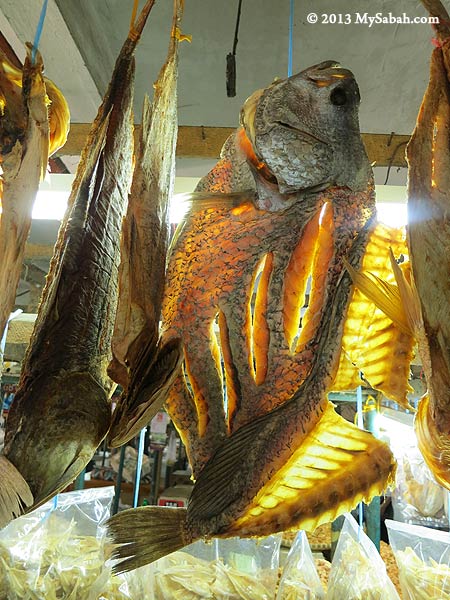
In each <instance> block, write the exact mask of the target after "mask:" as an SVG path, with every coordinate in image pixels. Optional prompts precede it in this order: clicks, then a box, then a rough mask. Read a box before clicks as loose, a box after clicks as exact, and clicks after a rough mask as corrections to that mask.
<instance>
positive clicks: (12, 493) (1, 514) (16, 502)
mask: <svg viewBox="0 0 450 600" xmlns="http://www.w3.org/2000/svg"><path fill="white" fill-rule="evenodd" d="M32 504H33V494H32V493H31V490H30V488H29V487H28V483H27V482H26V481H25V479H24V478H23V477H22V475H21V474H20V473H19V471H18V470H17V469H16V467H15V466H14V465H13V464H12V462H10V461H9V460H8V459H7V458H6V456H0V528H2V527H4V526H5V525H7V524H8V523H9V522H10V521H11V520H12V519H14V518H15V517H19V516H20V515H22V514H23V513H24V512H26V509H27V507H29V506H31V505H32Z"/></svg>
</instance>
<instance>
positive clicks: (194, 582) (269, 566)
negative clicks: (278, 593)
mask: <svg viewBox="0 0 450 600" xmlns="http://www.w3.org/2000/svg"><path fill="white" fill-rule="evenodd" d="M280 543H281V536H277V535H274V536H269V537H267V538H263V539H259V540H255V539H244V538H230V539H224V540H222V539H213V540H211V541H210V542H203V541H199V542H195V543H194V544H191V545H190V546H187V547H186V548H185V549H184V550H182V551H179V552H174V553H173V554H171V555H169V556H167V557H165V558H163V559H161V560H159V561H158V562H157V563H156V565H155V570H156V573H155V578H154V600H200V599H213V598H214V600H273V598H274V597H275V589H276V584H277V580H278V566H279V550H280Z"/></svg>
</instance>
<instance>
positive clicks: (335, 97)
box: [330, 85, 348, 106]
mask: <svg viewBox="0 0 450 600" xmlns="http://www.w3.org/2000/svg"><path fill="white" fill-rule="evenodd" d="M347 100H348V98H347V92H346V91H345V88H344V87H343V86H342V85H340V86H338V87H335V88H334V90H332V92H331V94H330V102H331V104H334V105H335V106H343V105H344V104H346V103H347Z"/></svg>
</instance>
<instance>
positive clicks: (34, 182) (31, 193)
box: [0, 46, 70, 335]
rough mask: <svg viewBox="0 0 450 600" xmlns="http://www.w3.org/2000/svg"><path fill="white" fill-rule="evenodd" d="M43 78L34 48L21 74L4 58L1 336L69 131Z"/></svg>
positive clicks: (57, 95)
mask: <svg viewBox="0 0 450 600" xmlns="http://www.w3.org/2000/svg"><path fill="white" fill-rule="evenodd" d="M42 73H43V61H42V56H41V55H40V53H39V52H37V53H36V59H35V62H34V63H33V62H32V61H31V47H30V46H29V47H28V49H27V57H26V59H25V64H24V67H23V70H22V71H20V70H18V69H16V68H15V67H14V66H13V65H11V64H10V63H9V61H7V59H6V58H5V57H4V56H1V57H0V108H1V114H0V164H1V168H2V175H1V179H0V190H1V198H0V206H1V208H2V214H1V216H0V289H1V290H2V292H1V294H0V335H2V334H3V331H4V329H5V325H6V322H7V319H8V317H9V314H10V313H11V311H12V309H13V307H14V300H15V295H16V290H17V285H18V282H19V279H20V272H21V268H22V259H23V254H24V251H25V243H26V239H27V237H28V233H29V230H30V226H31V212H32V208H33V203H34V199H35V197H36V193H37V189H38V186H39V181H40V179H41V178H42V177H43V175H44V173H45V170H46V168H47V161H48V156H49V155H51V154H52V153H53V152H54V151H55V150H56V149H57V148H59V147H60V146H61V145H62V144H63V143H64V142H65V140H66V138H67V133H68V130H69V122H70V115H69V109H68V106H67V103H66V101H65V99H64V97H63V96H62V94H61V92H60V91H59V90H58V89H57V87H56V86H55V84H53V82H51V81H50V80H48V79H46V78H45V77H43V74H42ZM49 93H50V95H51V96H52V98H53V102H52V104H53V108H52V109H51V110H50V111H49V110H48V104H49V101H50V100H49V96H48V94H49Z"/></svg>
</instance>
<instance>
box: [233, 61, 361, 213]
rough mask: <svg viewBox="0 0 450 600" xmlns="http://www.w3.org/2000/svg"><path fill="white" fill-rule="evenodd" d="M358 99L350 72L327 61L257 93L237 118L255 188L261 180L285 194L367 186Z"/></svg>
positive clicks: (359, 188) (356, 88) (355, 188)
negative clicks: (246, 144)
mask: <svg viewBox="0 0 450 600" xmlns="http://www.w3.org/2000/svg"><path fill="white" fill-rule="evenodd" d="M359 102H360V96H359V90H358V85H357V83H356V81H355V79H354V77H353V74H352V73H351V72H350V71H348V70H347V69H342V68H341V67H340V66H339V65H338V64H337V63H334V62H331V61H327V62H323V63H320V64H319V65H315V66H313V67H310V68H309V69H306V70H305V71H302V72H300V73H298V74H297V75H293V76H292V77H289V78H288V79H284V80H279V81H276V82H275V83H274V84H272V85H271V86H270V87H268V88H267V89H265V90H263V91H261V90H258V91H257V92H255V94H254V95H253V96H251V97H250V99H249V100H248V101H247V102H246V104H245V105H244V108H243V110H242V113H241V121H242V124H243V126H244V129H245V132H246V135H247V136H248V139H249V141H250V143H251V146H252V148H253V151H254V152H255V157H256V159H257V162H256V163H255V161H253V163H254V165H253V166H254V169H253V170H254V172H255V173H256V175H255V177H256V181H257V187H258V191H259V192H260V189H259V188H261V185H262V182H260V183H259V185H258V180H260V179H261V178H262V179H266V180H268V181H269V182H271V183H273V184H275V185H276V186H277V187H278V189H279V192H280V193H281V194H284V195H285V194H292V193H294V192H299V191H302V190H303V191H306V190H309V191H312V190H318V189H325V188H328V187H330V186H332V185H344V186H346V187H348V188H350V189H351V190H353V191H362V190H366V189H367V181H368V179H369V178H370V172H371V171H370V165H369V162H368V160H367V156H366V152H365V150H364V146H363V144H362V141H361V137H360V134H359V123H358V107H359ZM247 151H248V150H247ZM262 165H264V167H262ZM265 208H267V206H266V207H265Z"/></svg>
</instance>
